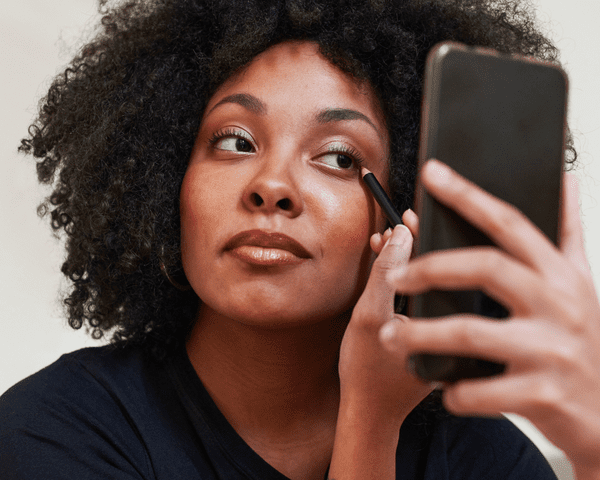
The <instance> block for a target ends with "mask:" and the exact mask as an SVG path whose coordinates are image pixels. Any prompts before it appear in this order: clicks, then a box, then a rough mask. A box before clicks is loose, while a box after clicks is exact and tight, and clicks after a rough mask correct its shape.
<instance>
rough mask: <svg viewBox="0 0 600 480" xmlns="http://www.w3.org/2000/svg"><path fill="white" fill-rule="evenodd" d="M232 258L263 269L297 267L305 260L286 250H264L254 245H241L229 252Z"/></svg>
mask: <svg viewBox="0 0 600 480" xmlns="http://www.w3.org/2000/svg"><path fill="white" fill-rule="evenodd" d="M229 253H230V254H231V255H233V256H234V257H236V258H238V259H240V260H242V261H244V262H246V263H249V264H252V265H259V266H265V267H272V266H280V265H297V264H299V263H301V262H302V261H303V260H306V259H305V258H300V257H298V256H296V255H294V254H293V253H292V252H289V251H288V250H282V249H280V248H264V247H257V246H254V245H242V246H239V247H236V248H234V249H232V250H229Z"/></svg>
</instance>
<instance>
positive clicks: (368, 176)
mask: <svg viewBox="0 0 600 480" xmlns="http://www.w3.org/2000/svg"><path fill="white" fill-rule="evenodd" d="M360 175H361V176H362V178H363V180H364V181H365V183H366V184H367V187H368V188H369V190H371V193H372V194H373V197H375V200H377V203H378V204H379V206H380V207H381V210H383V213H384V214H385V216H386V217H387V219H388V220H389V221H390V223H391V224H392V228H394V227H395V226H396V225H404V223H403V222H402V215H400V214H399V213H398V210H396V207H394V204H393V203H392V201H391V200H390V197H388V196H387V193H385V190H384V189H383V187H382V186H381V184H380V183H379V182H378V181H377V179H376V178H375V175H373V174H372V173H371V172H370V171H369V170H367V169H366V168H365V167H362V168H361V169H360ZM405 305H406V297H405V296H404V295H395V296H394V311H395V312H396V313H401V312H402V311H403V310H404V307H405Z"/></svg>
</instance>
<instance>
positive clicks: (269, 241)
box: [225, 230, 312, 258]
mask: <svg viewBox="0 0 600 480" xmlns="http://www.w3.org/2000/svg"><path fill="white" fill-rule="evenodd" d="M242 245H249V246H255V247H262V248H279V249H281V250H287V251H288V252H291V253H293V254H294V255H296V256H297V257H300V258H310V257H311V256H312V255H311V254H310V253H309V252H308V250H306V248H304V247H303V246H302V245H301V244H300V243H299V242H297V241H296V240H294V239H293V238H291V237H288V236H287V235H285V234H284V233H278V232H265V231H263V230H246V231H244V232H240V233H237V234H236V235H234V236H233V237H231V238H230V239H229V241H228V242H227V244H226V245H225V250H233V249H234V248H237V247H240V246H242Z"/></svg>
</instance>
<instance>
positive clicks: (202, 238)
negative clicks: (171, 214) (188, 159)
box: [180, 166, 227, 278]
mask: <svg viewBox="0 0 600 480" xmlns="http://www.w3.org/2000/svg"><path fill="white" fill-rule="evenodd" d="M200 173H201V172H199V171H198V168H197V167H195V166H191V167H190V168H189V169H188V171H187V172H186V175H185V177H184V179H183V183H182V185H181V193H180V215H181V256H182V261H183V266H184V269H185V271H186V273H188V272H191V271H193V270H197V269H198V267H200V264H201V263H202V261H203V259H204V258H205V252H204V250H208V249H210V248H211V247H212V242H213V241H214V235H213V236H208V233H209V232H216V231H220V230H221V228H222V227H221V225H219V224H218V222H219V220H223V219H225V218H227V216H226V215H225V214H224V210H225V206H224V205H223V202H222V199H223V197H224V196H223V194H222V190H221V189H214V188H212V187H211V188H207V186H208V185H211V183H210V181H209V180H207V179H205V178H204V177H203V176H202V175H200ZM200 178H202V181H200ZM216 192H219V194H217V193H216ZM225 198H226V197H225ZM188 278H189V276H188Z"/></svg>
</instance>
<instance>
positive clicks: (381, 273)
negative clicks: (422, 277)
mask: <svg viewBox="0 0 600 480" xmlns="http://www.w3.org/2000/svg"><path fill="white" fill-rule="evenodd" d="M412 245H413V237H412V234H411V233H410V230H409V229H408V228H407V227H405V226H404V225H396V227H395V228H394V230H393V231H392V234H391V236H390V237H389V238H388V239H387V241H386V243H385V244H384V245H383V247H382V248H381V252H380V253H379V256H378V257H377V259H376V260H375V262H374V263H373V268H372V269H371V274H370V275H369V280H368V281H367V285H366V287H365V291H364V292H363V295H362V297H361V301H364V302H365V304H366V305H368V308H369V309H370V311H371V313H375V312H377V313H378V315H377V316H378V317H379V318H381V320H382V321H387V320H389V317H390V316H392V315H393V312H394V297H395V294H396V291H395V288H394V286H393V285H392V283H391V282H390V277H391V275H390V274H391V273H393V272H396V271H397V270H399V269H401V268H403V267H404V265H406V263H407V262H408V260H409V259H410V255H411V252H412ZM361 303H362V302H361Z"/></svg>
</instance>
